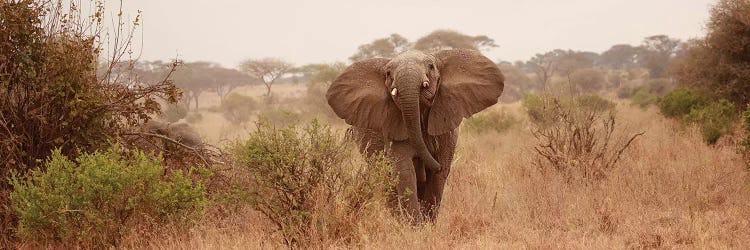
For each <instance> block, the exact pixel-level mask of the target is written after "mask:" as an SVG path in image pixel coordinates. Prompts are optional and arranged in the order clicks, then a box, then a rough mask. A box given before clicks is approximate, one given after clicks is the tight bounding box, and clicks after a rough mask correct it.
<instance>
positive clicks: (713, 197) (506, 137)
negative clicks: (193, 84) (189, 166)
mask: <svg viewBox="0 0 750 250" xmlns="http://www.w3.org/2000/svg"><path fill="white" fill-rule="evenodd" d="M500 108H505V109H506V110H507V109H510V110H512V111H513V112H515V113H516V114H517V115H518V116H519V117H522V114H521V108H520V106H519V105H518V104H514V105H496V106H495V107H493V108H492V109H500ZM617 116H618V126H619V128H620V136H624V135H626V134H632V133H634V132H640V131H645V132H646V133H645V135H644V136H642V137H639V138H638V139H636V140H635V141H634V143H633V145H632V146H631V148H629V149H628V150H627V152H626V153H625V154H624V155H623V157H622V159H621V160H620V162H619V164H618V165H617V166H616V168H615V169H613V170H612V171H610V172H608V175H607V178H606V179H604V180H602V181H599V182H595V183H593V184H588V185H585V184H570V183H567V182H565V181H564V180H563V179H562V178H561V177H560V176H559V175H558V174H556V173H554V172H549V171H542V170H540V169H539V168H537V167H535V166H534V164H533V160H534V157H536V155H535V152H534V150H533V147H534V146H535V143H536V141H535V138H534V137H533V136H532V134H531V133H530V128H529V126H528V123H527V122H525V121H524V122H522V123H521V124H520V125H517V126H515V127H514V128H512V129H511V131H508V132H505V133H496V132H485V133H481V134H470V133H465V132H463V133H462V136H461V137H460V142H459V144H460V145H459V148H458V150H457V153H456V157H455V161H454V163H453V166H452V168H451V174H450V177H449V180H448V184H447V186H446V189H445V195H444V199H443V205H442V207H441V209H440V216H439V218H438V220H437V222H436V223H434V224H432V225H425V226H421V227H413V226H409V225H406V224H401V223H398V222H397V221H396V220H395V219H394V218H392V216H391V215H390V213H389V212H388V210H387V209H386V208H383V209H381V210H380V212H379V213H376V214H370V215H367V216H368V217H367V218H366V219H364V220H362V221H361V222H360V223H359V225H358V228H357V230H356V231H357V233H356V235H355V237H354V239H353V240H351V241H349V242H337V241H333V242H331V241H329V240H321V242H312V243H311V246H312V247H314V248H352V247H354V248H367V249H381V248H386V249H404V248H408V249H413V248H417V249H448V248H451V249H452V248H464V249H474V248H513V249H517V248H545V249H547V248H553V249H555V248H574V249H579V248H586V249H605V248H613V247H614V248H623V247H629V248H651V247H688V248H747V247H750V237H748V236H750V177H749V176H748V168H747V167H746V165H745V164H744V162H743V161H742V159H741V158H740V156H739V155H738V154H737V153H736V150H735V147H734V146H733V145H734V144H733V143H731V140H732V139H731V137H730V138H726V139H723V140H727V141H724V142H719V143H718V144H717V145H714V146H708V145H706V144H704V143H703V141H702V139H701V136H700V134H699V133H698V132H697V131H695V130H694V129H689V128H687V129H686V128H683V127H682V126H681V125H679V124H677V123H675V122H673V121H671V120H668V119H665V118H663V117H662V116H661V115H659V114H658V113H657V111H656V110H654V109H651V110H641V109H638V108H635V107H630V106H629V105H626V104H622V103H621V104H619V105H618V114H617ZM206 118H209V117H206ZM206 120H212V118H209V119H206ZM198 127H201V125H200V124H199V125H198ZM202 128H203V129H204V131H206V130H205V128H206V127H205V126H204V127H202ZM217 214H221V213H218V212H217V211H213V212H211V213H209V216H207V218H205V219H204V221H203V222H202V223H199V226H197V227H196V228H194V229H192V230H191V231H190V233H189V234H188V235H185V234H178V233H169V232H165V233H163V234H162V235H156V236H154V237H150V238H148V239H144V238H140V237H138V236H133V237H131V238H127V239H126V240H125V242H126V244H125V245H131V246H133V247H146V248H154V249H256V248H284V247H285V246H284V245H283V241H282V239H281V238H280V236H279V235H278V234H276V233H274V231H273V226H272V225H271V224H270V223H269V222H268V221H266V220H265V219H264V218H263V217H262V216H261V215H260V214H259V213H258V212H255V211H252V210H250V209H245V210H242V211H241V212H239V213H235V214H231V215H228V216H226V215H222V216H218V215H217Z"/></svg>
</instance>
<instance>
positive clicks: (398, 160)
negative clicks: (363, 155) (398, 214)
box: [390, 142, 422, 224]
mask: <svg viewBox="0 0 750 250" xmlns="http://www.w3.org/2000/svg"><path fill="white" fill-rule="evenodd" d="M414 157H416V151H415V150H414V149H413V148H412V146H411V145H410V144H409V143H407V142H393V145H392V146H391V149H390V158H391V163H392V165H393V170H394V172H395V174H396V175H397V177H396V178H397V182H396V187H395V191H396V192H395V194H394V195H395V197H393V199H392V201H391V202H392V206H393V207H394V208H397V209H399V210H400V211H402V212H403V213H405V214H406V215H408V216H409V217H410V219H411V220H412V222H413V223H415V224H418V223H421V221H422V214H421V210H420V208H419V200H418V199H417V176H416V174H415V169H414V164H413V161H412V159H413V158H414Z"/></svg>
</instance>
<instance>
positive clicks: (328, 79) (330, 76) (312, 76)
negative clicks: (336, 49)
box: [295, 62, 346, 87]
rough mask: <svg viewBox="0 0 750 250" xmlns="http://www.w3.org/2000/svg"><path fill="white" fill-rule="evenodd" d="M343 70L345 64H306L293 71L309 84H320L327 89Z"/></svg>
mask: <svg viewBox="0 0 750 250" xmlns="http://www.w3.org/2000/svg"><path fill="white" fill-rule="evenodd" d="M344 69H346V64H345V63H342V62H335V63H316V64H308V65H305V66H302V67H299V68H297V69H295V71H296V72H298V73H301V74H302V75H303V76H304V78H306V79H308V81H309V82H310V83H313V84H317V83H322V84H325V86H326V87H327V86H329V85H331V83H332V82H333V80H335V79H336V77H338V76H339V75H340V74H341V72H343V71H344Z"/></svg>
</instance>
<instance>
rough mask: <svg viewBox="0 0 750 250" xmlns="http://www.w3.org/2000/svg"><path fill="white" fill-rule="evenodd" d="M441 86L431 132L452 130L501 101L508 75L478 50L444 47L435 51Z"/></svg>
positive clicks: (430, 128)
mask: <svg viewBox="0 0 750 250" xmlns="http://www.w3.org/2000/svg"><path fill="white" fill-rule="evenodd" d="M435 58H436V59H437V60H438V70H439V71H440V85H439V89H438V92H437V95H436V96H435V102H434V103H433V105H432V108H431V110H430V117H429V122H428V128H427V132H428V133H429V134H430V135H441V134H444V133H447V132H449V131H452V130H454V129H456V128H457V127H458V125H460V124H461V121H462V120H463V119H464V118H468V117H470V116H471V115H473V114H474V113H477V112H479V111H482V110H483V109H485V108H487V107H489V106H492V105H493V104H495V103H497V99H498V97H500V95H501V94H502V93H503V86H504V83H503V82H504V81H505V78H504V77H503V74H502V73H501V72H500V69H499V68H498V67H497V65H495V63H494V62H492V60H490V59H488V58H487V57H485V56H483V55H482V54H480V53H479V51H475V50H465V49H457V50H444V51H440V52H437V53H435Z"/></svg>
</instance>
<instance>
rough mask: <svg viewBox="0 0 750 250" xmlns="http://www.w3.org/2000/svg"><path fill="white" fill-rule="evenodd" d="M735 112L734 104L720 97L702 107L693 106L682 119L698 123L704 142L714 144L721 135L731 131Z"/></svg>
mask: <svg viewBox="0 0 750 250" xmlns="http://www.w3.org/2000/svg"><path fill="white" fill-rule="evenodd" d="M736 114H737V109H736V108H735V106H734V104H732V103H731V102H729V101H727V100H725V99H721V100H719V101H718V102H712V103H710V104H708V105H705V106H702V107H694V108H693V109H692V110H690V113H688V114H687V115H685V117H684V118H683V120H684V121H686V122H688V123H692V124H696V125H698V126H699V127H700V129H701V133H702V134H703V139H704V140H705V141H706V143H708V144H714V143H716V141H717V140H718V139H719V138H720V137H721V136H722V135H725V134H728V133H729V132H731V129H732V125H733V122H734V121H735V116H736Z"/></svg>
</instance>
